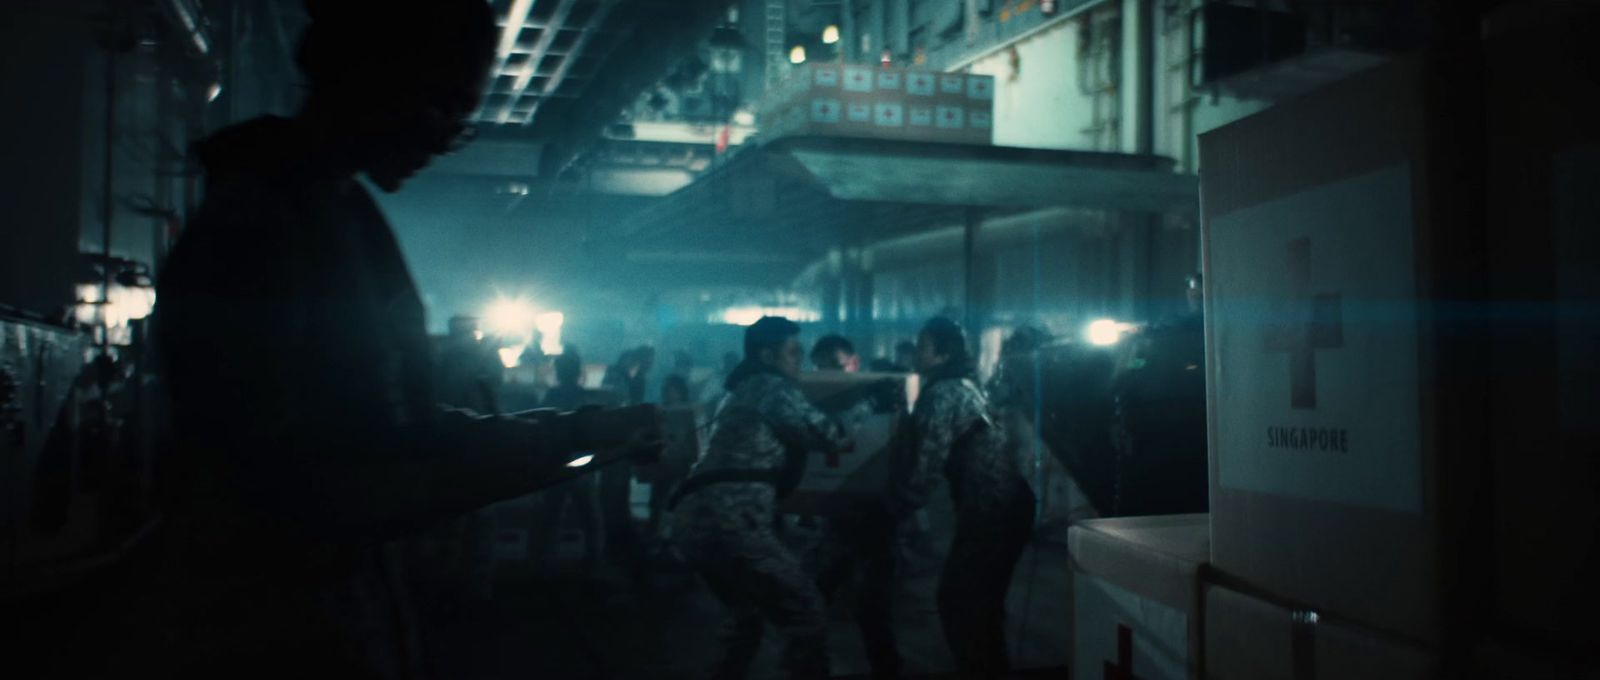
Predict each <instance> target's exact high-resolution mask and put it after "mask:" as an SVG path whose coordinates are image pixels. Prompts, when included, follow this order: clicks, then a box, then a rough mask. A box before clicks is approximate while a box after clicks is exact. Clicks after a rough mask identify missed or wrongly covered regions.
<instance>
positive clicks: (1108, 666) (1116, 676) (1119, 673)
mask: <svg viewBox="0 0 1600 680" xmlns="http://www.w3.org/2000/svg"><path fill="white" fill-rule="evenodd" d="M1105 680H1139V676H1136V675H1134V674H1133V630H1132V629H1130V628H1128V627H1127V626H1124V625H1122V624H1120V623H1119V624H1117V662H1116V663H1115V664H1112V663H1111V662H1110V661H1107V662H1105Z"/></svg>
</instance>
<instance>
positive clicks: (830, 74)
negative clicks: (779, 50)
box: [760, 64, 994, 144]
mask: <svg viewBox="0 0 1600 680" xmlns="http://www.w3.org/2000/svg"><path fill="white" fill-rule="evenodd" d="M760 121H761V132H762V135H763V136H764V137H766V138H768V139H777V138H779V137H789V136H802V135H818V136H837V137H872V138H878V139H905V140H915V141H925V142H951V143H960V144H989V143H991V142H992V140H993V138H994V78H993V77H992V76H980V75H967V74H963V73H936V72H930V71H908V70H904V69H894V68H879V67H873V66H852V65H845V64H805V65H803V66H801V67H799V68H796V69H795V70H794V71H793V73H791V75H790V76H789V77H788V78H787V79H785V80H784V81H783V82H782V83H781V84H779V85H778V86H777V87H775V88H773V89H772V91H770V92H768V94H767V97H766V100H765V101H764V102H763V103H762V106H761V118H760Z"/></svg>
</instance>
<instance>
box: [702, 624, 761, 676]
mask: <svg viewBox="0 0 1600 680" xmlns="http://www.w3.org/2000/svg"><path fill="white" fill-rule="evenodd" d="M764 625H765V624H764V623H763V622H762V620H761V614H760V612H758V611H754V610H751V611H749V612H740V613H739V614H738V615H736V616H735V617H734V618H733V619H732V620H730V621H729V622H728V625H727V627H726V628H725V629H724V630H723V632H722V658H721V659H720V660H718V661H717V665H716V667H715V668H714V669H713V670H712V673H711V677H712V678H714V679H715V680H744V679H745V678H746V677H749V675H750V667H751V665H753V664H754V663H755V660H756V654H758V653H759V652H760V651H761V636H762V632H763V630H764Z"/></svg>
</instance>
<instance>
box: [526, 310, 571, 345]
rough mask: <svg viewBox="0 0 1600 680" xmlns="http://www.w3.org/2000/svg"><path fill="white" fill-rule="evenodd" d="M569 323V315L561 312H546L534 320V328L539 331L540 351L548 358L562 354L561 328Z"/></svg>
mask: <svg viewBox="0 0 1600 680" xmlns="http://www.w3.org/2000/svg"><path fill="white" fill-rule="evenodd" d="M566 322H567V315H565V314H562V313H561V312H545V313H543V314H540V315H539V316H537V317H535V318H534V321H533V324H534V327H535V328H537V329H539V351H541V352H544V353H545V354H546V355H548V356H555V355H557V354H560V353H561V326H562V325H563V324H565V323H566Z"/></svg>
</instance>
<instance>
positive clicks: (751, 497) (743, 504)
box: [676, 373, 871, 533]
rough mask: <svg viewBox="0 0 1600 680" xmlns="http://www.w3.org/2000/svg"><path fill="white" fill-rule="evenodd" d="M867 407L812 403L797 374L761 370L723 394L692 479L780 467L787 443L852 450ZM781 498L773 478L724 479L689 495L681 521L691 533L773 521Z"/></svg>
mask: <svg viewBox="0 0 1600 680" xmlns="http://www.w3.org/2000/svg"><path fill="white" fill-rule="evenodd" d="M870 412H871V407H870V406H869V405H867V404H865V403H862V404H858V405H856V406H855V407H853V408H851V409H849V410H847V411H845V412H843V413H840V414H838V415H835V416H829V415H827V414H825V413H823V412H822V411H820V410H818V409H817V407H816V406H813V405H812V404H811V402H809V401H807V400H806V397H805V395H804V394H802V393H801V391H800V386H799V385H797V384H795V382H794V381H793V380H790V379H788V378H785V377H783V376H780V375H777V374H774V373H757V374H755V375H752V376H750V377H747V378H745V379H744V380H743V381H741V382H740V383H739V384H738V385H737V386H736V387H734V389H733V391H731V392H729V393H728V395H727V396H726V397H725V398H724V399H723V403H722V405H721V407H720V408H719V409H718V411H717V415H716V419H715V420H714V421H713V423H712V431H711V438H710V443H709V445H708V447H707V450H706V454H705V457H703V458H701V459H700V461H699V462H698V463H696V464H695V466H694V469H693V470H691V471H690V473H689V478H690V479H691V480H692V479H694V478H695V477H696V476H699V475H704V474H707V473H710V472H714V471H718V470H772V471H777V470H781V469H782V468H783V467H784V464H785V462H786V460H787V458H786V456H787V455H788V454H787V451H788V449H789V448H790V447H799V448H803V449H804V450H805V451H838V450H841V449H844V448H847V447H849V445H850V434H849V428H850V426H852V425H854V424H855V423H857V422H859V421H860V420H861V419H862V418H864V417H865V416H866V415H867V414H869V413H870ZM777 500H778V499H777V489H776V488H775V487H774V485H772V484H767V483H763V482H723V483H718V484H710V485H707V486H705V487H702V488H700V489H697V490H695V491H693V492H691V493H689V494H687V495H686V496H685V497H684V498H683V501H682V503H681V504H680V505H679V507H678V509H677V511H676V512H677V515H678V518H679V519H678V522H679V526H680V527H682V528H683V529H682V530H683V531H686V532H689V533H695V532H698V531H700V530H703V529H709V528H712V527H725V528H733V529H754V528H757V527H766V526H769V525H770V524H771V523H772V518H773V516H774V513H775V512H776V507H777Z"/></svg>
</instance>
